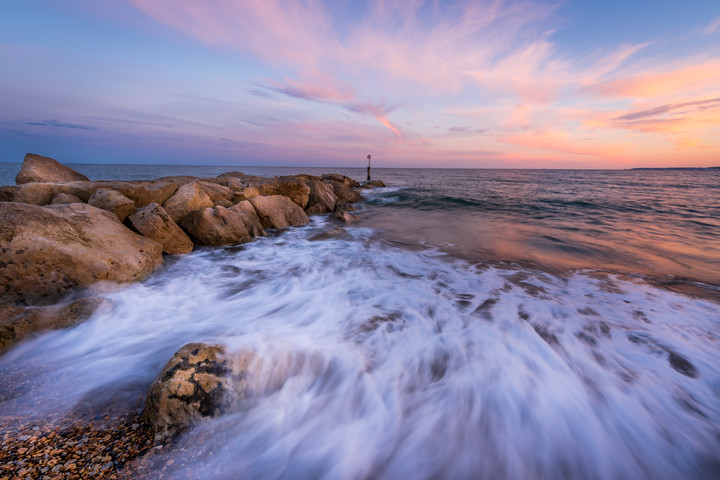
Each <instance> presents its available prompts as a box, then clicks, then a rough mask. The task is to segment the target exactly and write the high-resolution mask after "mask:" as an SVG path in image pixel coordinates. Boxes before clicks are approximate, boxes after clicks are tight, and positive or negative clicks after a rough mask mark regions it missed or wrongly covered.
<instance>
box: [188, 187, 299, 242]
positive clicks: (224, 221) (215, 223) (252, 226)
mask: <svg viewBox="0 0 720 480" xmlns="http://www.w3.org/2000/svg"><path fill="white" fill-rule="evenodd" d="M283 198H284V197H283ZM246 202H247V201H246ZM291 203H292V202H291ZM251 208H252V207H251ZM180 225H181V226H182V227H183V228H184V229H185V230H186V231H187V232H188V233H189V234H190V236H191V237H192V238H193V240H195V242H197V243H200V244H202V245H215V246H219V245H234V244H238V243H245V242H249V241H250V240H252V239H253V237H256V236H259V235H264V234H265V231H264V230H263V229H262V227H260V226H259V220H258V218H257V216H256V215H255V213H254V210H253V212H252V214H250V212H247V211H245V210H244V209H243V208H242V207H232V208H225V207H215V208H209V207H208V208H203V209H202V210H195V211H194V212H190V213H188V214H187V215H185V216H184V217H183V218H182V220H180Z"/></svg>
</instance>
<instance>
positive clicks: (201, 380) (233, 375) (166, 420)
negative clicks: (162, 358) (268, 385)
mask: <svg viewBox="0 0 720 480" xmlns="http://www.w3.org/2000/svg"><path fill="white" fill-rule="evenodd" d="M256 359H257V355H256V354H255V352H253V351H251V350H243V351H241V352H240V353H238V354H234V355H229V354H228V353H227V352H226V348H225V347H224V346H223V345H208V344H204V343H189V344H187V345H185V346H184V347H182V348H181V349H180V350H178V351H177V352H176V353H175V354H174V355H173V357H172V358H171V359H170V361H169V362H168V363H167V364H166V365H165V367H164V368H163V369H162V372H160V375H158V377H157V378H156V379H155V381H154V382H153V384H152V385H151V386H150V391H149V392H148V395H147V398H146V399H145V411H144V412H143V418H144V419H145V421H146V422H147V423H148V424H150V426H151V427H152V428H153V430H154V431H155V433H156V434H159V435H161V436H166V435H172V434H174V433H176V432H178V431H179V430H182V429H183V428H185V427H188V426H190V425H193V424H195V423H197V422H199V421H200V420H202V419H203V418H205V417H215V416H218V415H222V414H223V413H226V412H229V411H231V410H235V409H238V408H241V407H242V403H243V400H245V399H246V398H247V397H249V395H250V393H251V392H250V388H249V377H250V376H251V374H252V371H253V366H254V365H255V364H256V363H257V362H256Z"/></svg>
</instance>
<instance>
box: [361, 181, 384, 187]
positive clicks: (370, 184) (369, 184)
mask: <svg viewBox="0 0 720 480" xmlns="http://www.w3.org/2000/svg"><path fill="white" fill-rule="evenodd" d="M360 188H385V183H383V181H382V180H370V181H369V182H365V183H363V184H362V185H360Z"/></svg>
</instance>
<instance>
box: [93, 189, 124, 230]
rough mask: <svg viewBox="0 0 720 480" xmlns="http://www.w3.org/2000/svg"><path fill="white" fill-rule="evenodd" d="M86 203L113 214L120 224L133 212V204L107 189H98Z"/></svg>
mask: <svg viewBox="0 0 720 480" xmlns="http://www.w3.org/2000/svg"><path fill="white" fill-rule="evenodd" d="M87 203H88V205H92V206H93V207H96V208H101V209H103V210H107V211H108V212H110V213H113V214H115V216H116V217H118V220H120V221H121V222H124V221H125V219H126V218H127V217H128V215H130V214H131V213H133V212H134V211H135V202H133V201H132V200H130V199H129V198H128V197H126V196H125V195H123V194H122V193H120V192H118V191H117V190H111V189H109V188H98V189H97V190H96V191H95V193H93V194H92V196H91V197H90V198H89V199H88V202H87Z"/></svg>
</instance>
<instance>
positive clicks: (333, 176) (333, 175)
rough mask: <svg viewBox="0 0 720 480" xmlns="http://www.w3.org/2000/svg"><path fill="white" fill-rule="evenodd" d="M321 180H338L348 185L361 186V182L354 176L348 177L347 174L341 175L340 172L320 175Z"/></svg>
mask: <svg viewBox="0 0 720 480" xmlns="http://www.w3.org/2000/svg"><path fill="white" fill-rule="evenodd" d="M320 179H321V180H323V181H325V180H328V181H331V182H338V183H342V184H343V185H345V186H346V187H353V188H355V187H359V186H360V184H359V183H358V182H356V181H355V180H353V179H352V178H350V177H348V176H347V175H341V174H339V173H326V174H324V175H323V176H321V177H320Z"/></svg>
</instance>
